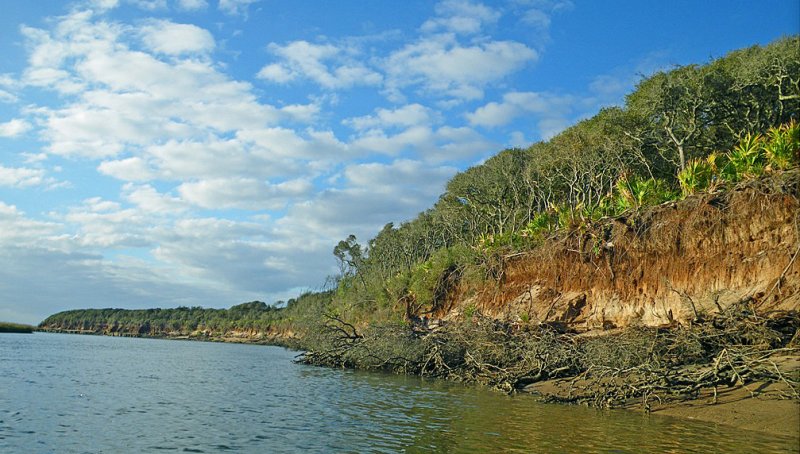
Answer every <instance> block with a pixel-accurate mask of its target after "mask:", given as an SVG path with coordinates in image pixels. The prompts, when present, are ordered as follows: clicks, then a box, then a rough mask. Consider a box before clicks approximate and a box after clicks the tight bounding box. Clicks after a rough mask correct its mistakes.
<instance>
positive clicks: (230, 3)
mask: <svg viewBox="0 0 800 454" xmlns="http://www.w3.org/2000/svg"><path fill="white" fill-rule="evenodd" d="M258 1H259V0H219V6H218V7H219V10H220V11H222V12H223V13H225V14H230V15H233V16H242V15H246V14H247V9H248V8H249V7H250V5H251V4H253V3H257V2H258Z"/></svg>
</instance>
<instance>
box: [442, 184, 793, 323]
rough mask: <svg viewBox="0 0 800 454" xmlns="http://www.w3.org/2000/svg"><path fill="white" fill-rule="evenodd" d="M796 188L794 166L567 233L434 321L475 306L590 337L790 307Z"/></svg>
mask: <svg viewBox="0 0 800 454" xmlns="http://www.w3.org/2000/svg"><path fill="white" fill-rule="evenodd" d="M798 186H800V172H798V171H797V170H795V171H792V172H786V173H784V174H782V175H779V176H776V177H773V178H770V179H765V180H756V181H752V182H749V183H747V184H744V185H741V186H739V187H737V188H736V189H734V190H732V191H729V192H726V193H722V194H704V195H700V196H693V197H690V198H687V199H686V200H683V201H680V202H671V203H667V204H664V205H661V206H658V207H655V208H652V209H648V210H646V211H644V212H642V213H639V214H631V215H629V216H625V217H620V218H617V219H613V220H609V221H607V222H604V223H601V225H599V226H595V227H592V228H589V229H584V231H579V232H573V233H572V234H570V235H569V236H567V237H561V238H559V239H555V240H551V241H549V242H547V243H546V244H544V245H543V246H542V247H540V248H537V249H536V250H535V251H533V252H531V253H528V254H524V255H518V256H516V257H512V258H509V259H507V260H506V262H505V263H504V266H503V271H502V278H501V280H500V282H499V283H498V285H496V286H493V287H491V288H481V289H477V292H476V289H474V288H473V289H466V288H459V289H457V290H456V293H457V294H456V295H452V296H453V298H452V299H453V300H455V301H460V303H456V304H455V305H454V308H453V309H452V310H451V311H450V312H449V314H447V315H445V314H441V315H444V316H445V318H448V317H452V316H455V315H458V313H460V312H464V310H465V308H466V307H469V306H473V307H475V308H477V309H479V310H481V312H482V313H484V314H487V315H490V316H493V317H496V318H502V319H507V320H515V319H522V320H526V319H529V320H530V321H531V322H548V323H555V324H563V325H566V326H567V327H569V328H571V329H575V330H577V331H587V330H592V329H609V328H616V327H626V326H631V325H643V326H662V325H676V324H687V323H690V322H691V321H692V320H694V319H696V318H697V317H702V316H703V314H707V313H713V312H718V311H722V310H724V309H725V308H727V307H729V306H730V305H731V304H734V303H739V302H745V303H746V304H748V305H750V306H751V307H753V308H755V309H756V310H757V311H758V312H759V313H762V314H766V313H769V312H770V311H774V310H795V311H796V310H798V309H800V259H798V257H797V256H798V252H799V251H800V235H799V234H798V232H799V231H800V210H799V208H800V207H799V204H798V196H800V190H798ZM469 294H472V296H470V297H466V295H469Z"/></svg>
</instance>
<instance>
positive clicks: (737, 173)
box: [722, 133, 766, 183]
mask: <svg viewBox="0 0 800 454" xmlns="http://www.w3.org/2000/svg"><path fill="white" fill-rule="evenodd" d="M726 157H727V164H726V165H725V167H724V168H723V170H722V178H723V179H725V180H726V181H730V182H732V183H736V182H739V181H742V180H744V179H747V178H754V177H757V176H759V175H761V174H762V173H764V167H765V165H766V155H765V154H764V144H763V138H762V136H761V134H755V135H754V134H750V133H747V134H746V135H745V136H744V137H742V139H741V140H740V141H739V144H738V145H736V146H735V147H734V148H733V150H731V151H729V152H728V153H727V154H726Z"/></svg>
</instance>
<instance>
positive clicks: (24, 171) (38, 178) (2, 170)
mask: <svg viewBox="0 0 800 454" xmlns="http://www.w3.org/2000/svg"><path fill="white" fill-rule="evenodd" d="M53 182H54V181H53V180H52V179H50V178H47V177H46V173H45V171H44V170H42V169H31V168H25V167H5V166H3V165H0V186H10V187H16V188H25V187H30V186H39V185H43V184H52V183H53Z"/></svg>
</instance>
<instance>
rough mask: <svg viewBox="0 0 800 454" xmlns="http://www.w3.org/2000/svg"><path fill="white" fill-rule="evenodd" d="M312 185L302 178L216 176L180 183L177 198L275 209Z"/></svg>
mask: <svg viewBox="0 0 800 454" xmlns="http://www.w3.org/2000/svg"><path fill="white" fill-rule="evenodd" d="M312 189H313V186H312V185H311V183H310V182H308V181H305V180H289V181H285V182H282V183H277V184H270V183H269V182H266V181H259V180H257V179H255V178H241V177H230V178H217V179H211V180H202V181H198V182H191V183H183V184H181V185H180V187H178V191H179V192H180V194H181V197H182V198H183V199H184V200H186V201H187V202H189V203H192V204H194V205H197V206H199V207H202V208H209V209H228V208H240V209H246V210H278V209H282V208H284V207H286V206H287V205H288V204H289V203H290V202H292V201H295V200H297V199H300V198H303V197H305V196H307V195H308V194H309V193H310V192H311V190H312Z"/></svg>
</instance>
